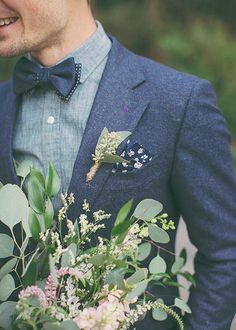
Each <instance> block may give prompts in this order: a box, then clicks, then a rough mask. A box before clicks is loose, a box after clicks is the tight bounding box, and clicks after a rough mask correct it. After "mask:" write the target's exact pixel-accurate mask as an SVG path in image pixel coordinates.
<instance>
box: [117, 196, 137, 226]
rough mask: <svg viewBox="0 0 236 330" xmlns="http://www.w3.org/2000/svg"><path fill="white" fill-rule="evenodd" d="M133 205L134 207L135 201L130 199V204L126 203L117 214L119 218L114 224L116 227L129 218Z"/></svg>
mask: <svg viewBox="0 0 236 330" xmlns="http://www.w3.org/2000/svg"><path fill="white" fill-rule="evenodd" d="M132 205H133V199H130V200H129V201H128V202H126V203H125V204H124V205H123V206H122V208H121V209H120V211H119V212H118V214H117V217H116V220H115V223H114V227H115V226H117V225H119V224H120V223H122V222H124V221H125V220H126V219H127V218H128V215H129V213H130V210H131V208H132Z"/></svg>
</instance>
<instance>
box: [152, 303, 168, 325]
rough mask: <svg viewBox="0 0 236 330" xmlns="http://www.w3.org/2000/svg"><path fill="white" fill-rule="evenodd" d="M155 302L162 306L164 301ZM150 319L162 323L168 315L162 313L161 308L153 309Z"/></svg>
mask: <svg viewBox="0 0 236 330" xmlns="http://www.w3.org/2000/svg"><path fill="white" fill-rule="evenodd" d="M157 302H159V303H160V304H164V301H163V300H162V299H158V300H157ZM152 317H153V318H154V320H156V321H164V320H166V319H167V317H168V314H167V313H166V312H165V311H163V310H162V309H161V308H153V310H152Z"/></svg>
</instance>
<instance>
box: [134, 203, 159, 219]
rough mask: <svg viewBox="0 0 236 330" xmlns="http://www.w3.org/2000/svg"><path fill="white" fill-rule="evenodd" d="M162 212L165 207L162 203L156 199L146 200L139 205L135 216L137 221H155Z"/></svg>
mask: <svg viewBox="0 0 236 330" xmlns="http://www.w3.org/2000/svg"><path fill="white" fill-rule="evenodd" d="M162 210H163V206H162V204H161V203H160V202H158V201H155V200H154V199H144V200H143V201H141V202H140V203H139V204H138V205H137V207H136V209H135V210H134V213H133V216H134V217H135V218H137V219H140V220H144V221H148V220H151V219H153V218H154V217H155V216H156V215H158V214H159V213H160V212H161V211H162Z"/></svg>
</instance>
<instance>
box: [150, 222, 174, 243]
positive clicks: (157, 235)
mask: <svg viewBox="0 0 236 330" xmlns="http://www.w3.org/2000/svg"><path fill="white" fill-rule="evenodd" d="M148 233H149V237H150V238H151V239H152V240H153V241H154V242H157V243H162V244H166V243H169V241H170V236H169V235H168V233H167V232H166V231H165V230H164V229H162V228H160V227H158V226H157V225H149V226H148Z"/></svg>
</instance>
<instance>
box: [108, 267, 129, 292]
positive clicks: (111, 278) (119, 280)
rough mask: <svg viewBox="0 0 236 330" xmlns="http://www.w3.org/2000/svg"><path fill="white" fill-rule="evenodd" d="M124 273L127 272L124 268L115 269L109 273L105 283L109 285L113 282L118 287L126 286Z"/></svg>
mask: <svg viewBox="0 0 236 330" xmlns="http://www.w3.org/2000/svg"><path fill="white" fill-rule="evenodd" d="M124 274H125V272H124V270H123V269H116V270H113V271H111V272H110V273H108V274H107V276H106V277H105V280H104V283H105V284H109V285H111V284H113V285H116V286H117V287H118V288H122V287H123V286H124Z"/></svg>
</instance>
